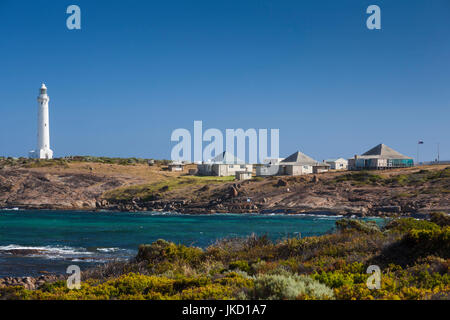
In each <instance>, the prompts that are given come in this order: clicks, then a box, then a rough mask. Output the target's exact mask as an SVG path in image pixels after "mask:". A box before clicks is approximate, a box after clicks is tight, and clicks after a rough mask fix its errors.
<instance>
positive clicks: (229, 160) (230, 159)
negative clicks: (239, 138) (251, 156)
mask: <svg viewBox="0 0 450 320" xmlns="http://www.w3.org/2000/svg"><path fill="white" fill-rule="evenodd" d="M211 162H213V163H224V164H236V163H244V161H242V160H241V159H239V158H237V157H235V156H234V155H233V154H231V153H229V152H226V151H224V152H222V153H221V154H219V155H217V156H216V157H215V158H214V159H212V160H211Z"/></svg>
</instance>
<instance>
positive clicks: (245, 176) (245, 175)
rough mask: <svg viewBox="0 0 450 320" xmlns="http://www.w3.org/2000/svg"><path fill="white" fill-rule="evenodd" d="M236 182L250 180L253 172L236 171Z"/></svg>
mask: <svg viewBox="0 0 450 320" xmlns="http://www.w3.org/2000/svg"><path fill="white" fill-rule="evenodd" d="M235 177H236V180H249V179H251V178H252V172H251V171H236V173H235Z"/></svg>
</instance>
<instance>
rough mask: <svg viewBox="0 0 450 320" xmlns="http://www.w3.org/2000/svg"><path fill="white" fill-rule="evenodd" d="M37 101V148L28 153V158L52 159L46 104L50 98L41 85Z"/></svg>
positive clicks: (45, 88)
mask: <svg viewBox="0 0 450 320" xmlns="http://www.w3.org/2000/svg"><path fill="white" fill-rule="evenodd" d="M37 101H38V134H37V148H36V150H34V151H31V152H30V158H36V159H52V158H53V151H52V150H51V149H50V129H49V121H48V102H49V101H50V98H49V97H48V95H47V87H46V86H45V84H42V86H41V89H40V93H39V96H38V98H37Z"/></svg>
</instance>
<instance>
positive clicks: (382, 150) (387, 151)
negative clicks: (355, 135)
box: [360, 143, 412, 159]
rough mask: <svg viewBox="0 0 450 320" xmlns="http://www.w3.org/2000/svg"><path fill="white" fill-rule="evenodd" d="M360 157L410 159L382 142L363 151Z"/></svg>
mask: <svg viewBox="0 0 450 320" xmlns="http://www.w3.org/2000/svg"><path fill="white" fill-rule="evenodd" d="M360 157H362V158H380V159H412V158H411V157H407V156H405V155H403V154H401V153H400V152H397V151H395V150H394V149H392V148H389V147H388V146H387V145H385V144H382V143H381V144H379V145H377V146H376V147H373V148H372V149H370V150H369V151H367V152H365V153H363V154H362V155H361V156H360Z"/></svg>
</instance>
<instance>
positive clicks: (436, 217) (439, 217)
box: [430, 212, 450, 227]
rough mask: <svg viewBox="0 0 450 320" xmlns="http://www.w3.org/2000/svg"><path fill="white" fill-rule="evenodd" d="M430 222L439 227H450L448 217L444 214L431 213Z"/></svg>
mask: <svg viewBox="0 0 450 320" xmlns="http://www.w3.org/2000/svg"><path fill="white" fill-rule="evenodd" d="M430 221H431V222H434V223H436V224H437V225H439V226H441V227H445V226H450V215H448V214H447V213H445V212H433V213H431V214H430Z"/></svg>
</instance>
